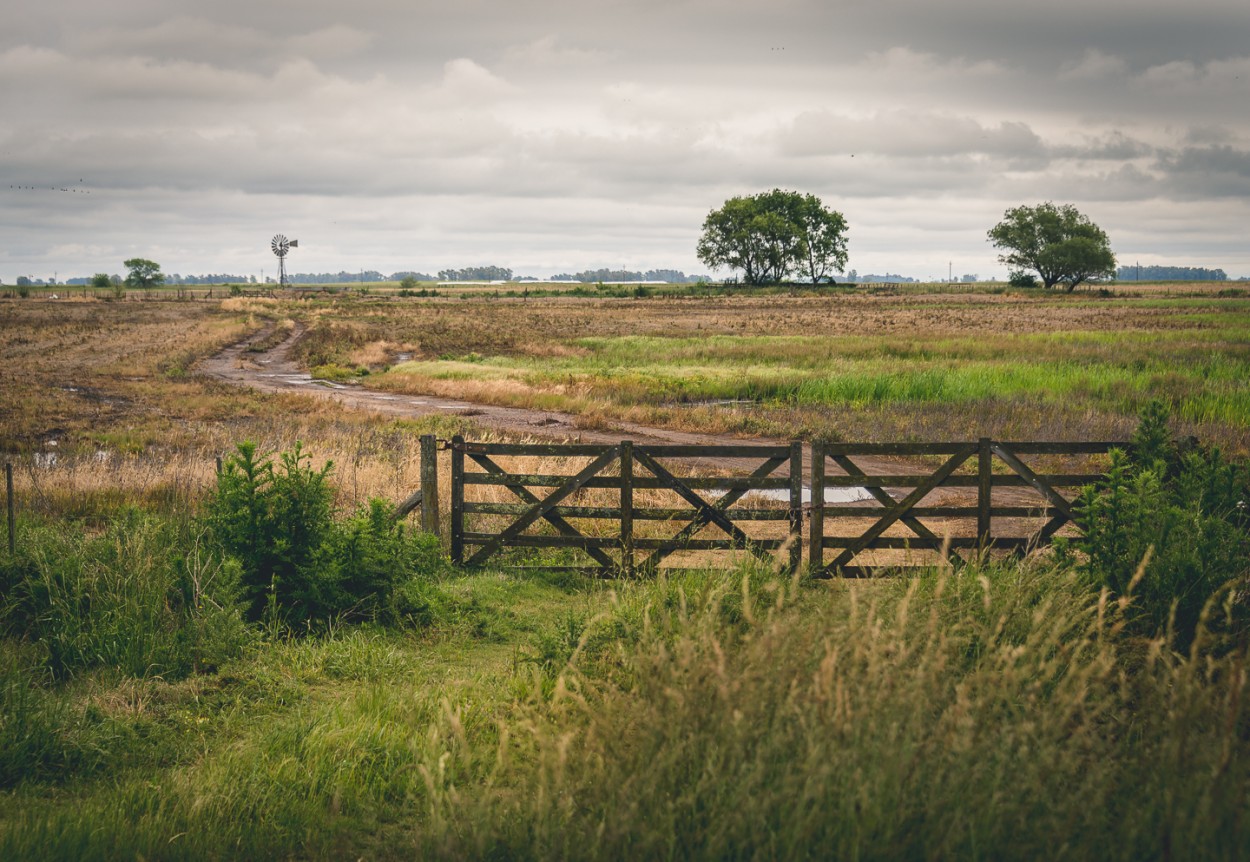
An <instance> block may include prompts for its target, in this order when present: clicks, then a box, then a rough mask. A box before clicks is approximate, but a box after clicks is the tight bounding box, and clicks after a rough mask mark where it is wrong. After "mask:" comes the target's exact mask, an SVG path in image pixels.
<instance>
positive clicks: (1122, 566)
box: [1072, 402, 1250, 646]
mask: <svg viewBox="0 0 1250 862" xmlns="http://www.w3.org/2000/svg"><path fill="white" fill-rule="evenodd" d="M1167 418H1168V414H1167V410H1166V409H1165V408H1164V406H1163V405H1162V404H1161V403H1159V402H1154V403H1152V404H1151V405H1149V406H1148V407H1147V408H1146V409H1145V411H1144V412H1143V414H1142V420H1141V424H1140V426H1139V427H1138V429H1137V431H1136V433H1135V434H1134V435H1133V438H1132V446H1131V448H1130V449H1129V451H1128V452H1122V451H1116V452H1113V453H1112V460H1111V467H1110V469H1109V471H1108V474H1107V478H1106V480H1105V481H1104V482H1102V483H1100V484H1098V485H1095V486H1091V487H1088V488H1086V489H1084V491H1083V492H1082V494H1081V496H1080V497H1079V498H1078V500H1077V501H1076V505H1075V506H1074V513H1075V515H1076V522H1077V524H1078V525H1079V526H1080V527H1081V529H1082V530H1083V531H1084V533H1085V535H1084V536H1083V537H1082V538H1080V539H1078V540H1075V541H1074V542H1073V543H1072V545H1073V546H1075V547H1076V548H1077V549H1078V550H1079V551H1081V552H1082V554H1083V557H1084V559H1083V561H1082V562H1081V563H1080V566H1081V568H1082V569H1083V571H1084V572H1085V573H1086V575H1087V576H1088V577H1089V578H1090V579H1091V581H1093V582H1094V583H1096V584H1098V585H1099V586H1105V587H1107V588H1108V589H1110V590H1111V591H1112V592H1113V593H1114V594H1116V595H1118V596H1127V595H1130V594H1131V595H1132V596H1133V598H1134V603H1135V605H1136V607H1137V613H1138V617H1137V620H1136V622H1137V624H1138V625H1139V626H1141V627H1142V628H1143V633H1145V634H1154V633H1155V632H1157V631H1161V630H1163V629H1165V628H1167V627H1169V626H1172V627H1174V629H1175V634H1176V637H1177V639H1178V643H1179V645H1181V646H1184V645H1186V644H1188V643H1189V641H1190V640H1191V639H1192V637H1193V633H1194V632H1195V631H1196V628H1197V625H1198V620H1199V618H1200V616H1201V615H1202V613H1203V609H1204V608H1205V607H1206V606H1207V604H1208V602H1210V601H1211V600H1212V599H1213V598H1214V597H1216V596H1217V594H1220V593H1221V592H1222V591H1225V590H1228V591H1230V595H1229V596H1228V598H1229V599H1230V600H1240V598H1241V596H1240V593H1239V592H1238V587H1239V585H1241V584H1244V582H1245V579H1246V576H1247V574H1250V518H1248V517H1247V511H1246V505H1247V502H1246V501H1247V500H1250V475H1248V474H1247V471H1246V470H1245V469H1244V468H1243V467H1238V466H1236V465H1232V464H1229V463H1227V462H1226V461H1225V460H1224V458H1223V456H1222V455H1221V454H1220V451H1219V450H1218V449H1207V448H1204V447H1201V446H1199V445H1197V443H1196V442H1194V441H1192V440H1189V441H1184V443H1183V444H1182V443H1178V442H1177V441H1176V440H1175V439H1173V438H1172V436H1171V434H1170V433H1169V431H1168V427H1167ZM1225 622H1230V621H1229V620H1226V621H1225ZM1231 622H1236V621H1235V620H1232V621H1231Z"/></svg>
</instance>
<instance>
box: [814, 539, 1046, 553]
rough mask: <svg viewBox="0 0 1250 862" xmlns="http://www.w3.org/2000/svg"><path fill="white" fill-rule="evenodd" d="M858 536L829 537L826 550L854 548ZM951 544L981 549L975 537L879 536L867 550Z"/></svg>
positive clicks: (1020, 542)
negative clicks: (925, 537) (922, 537)
mask: <svg viewBox="0 0 1250 862" xmlns="http://www.w3.org/2000/svg"><path fill="white" fill-rule="evenodd" d="M858 538H859V537H858V536H827V537H826V538H825V540H824V542H823V545H824V547H826V548H850V547H854V545H855V542H856V541H857V540H858ZM948 541H949V542H950V547H952V548H958V549H961V550H967V549H974V550H975V549H976V548H979V547H980V545H979V543H978V542H979V540H978V539H977V538H976V537H975V536H955V537H951V538H949V539H947V538H941V539H921V538H919V537H917V536H878V537H877V538H875V539H873V541H872V545H871V546H870V547H868V548H866V549H865V550H868V551H884V550H907V549H910V550H913V551H940V550H941V549H942V545H943V543H945V542H948ZM1032 542H1033V540H1032V539H1031V538H1023V537H1019V536H1015V537H1010V538H1007V537H1002V538H998V539H995V540H994V547H995V548H999V549H1008V548H1015V547H1024V546H1026V545H1029V544H1030V543H1032Z"/></svg>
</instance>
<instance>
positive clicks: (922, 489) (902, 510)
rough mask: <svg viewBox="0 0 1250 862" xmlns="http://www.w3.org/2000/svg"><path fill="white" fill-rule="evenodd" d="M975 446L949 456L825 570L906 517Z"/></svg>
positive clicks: (852, 555)
mask: <svg viewBox="0 0 1250 862" xmlns="http://www.w3.org/2000/svg"><path fill="white" fill-rule="evenodd" d="M976 451H977V444H976V443H972V444H970V445H967V446H963V447H961V448H960V449H959V451H957V452H956V453H955V454H954V455H952V456H951V458H950V460H948V461H947V462H946V463H945V464H943V465H942V466H941V467H939V468H938V470H937V472H936V473H934V474H933V475H932V476H930V477H929V478H928V479H925V480H924V481H923V482H921V483H920V484H919V485H918V486H917V487H916V489H915V490H914V491H912V492H911V493H910V494H908V495H907V496H906V497H904V498H903V499H902V500H900V501H899V502H898V503H897V504H896V505H895V506H894V507H893V508H892V509H890V510H889V511H888V512H886V513H885V514H884V515H882V517H881V520H880V521H878V522H877V523H875V524H873V525H872V526H871V527H869V528H868V531H867V532H866V533H864V534H863V535H862V536H860V537H859V538H858V539H856V540H855V541H854V542H852V543H851V544H850V545H849V546H848V547H847V548H845V549H843V551H842V553H840V554H838V556H837V559H835V560H834V561H833V562H831V563H830V564H829V565H828V566H826V567H825V570H826V571H828V570H831V569H836V568H838V567H839V566H844V565H846V564H847V563H849V562H850V561H851V560H853V559H854V558H855V555H856V554H858V553H859V552H860V551H862V550H864V549H865V548H867V547H868V546H869V545H871V544H872V543H873V541H874V540H876V539H877V538H878V537H879V536H880V535H881V534H882V533H884V532H885V531H886V530H888V529H890V527H891V526H892V525H893V524H894V522H895V521H897V520H899V519H900V518H902V517H903V516H904V515H906V514H907V513H908V512H909V511H911V509H912V508H913V507H915V505H916V504H917V503H919V502H920V501H921V500H923V499H924V498H925V497H926V496H927V495H928V494H929V492H930V491H932V490H933V489H934V488H936V487H937V486H938V485H941V484H942V483H943V482H944V481H946V478H947V477H948V476H950V475H951V474H952V473H954V472H955V471H956V470H958V469H959V467H960V465H962V464H963V463H964V462H965V461H967V460H968V459H969V458H970V457H972V456H973V455H975V454H976Z"/></svg>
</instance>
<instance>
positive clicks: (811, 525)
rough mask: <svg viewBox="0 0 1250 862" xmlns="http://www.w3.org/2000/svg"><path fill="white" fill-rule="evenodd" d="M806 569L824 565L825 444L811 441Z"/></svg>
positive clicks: (815, 570) (810, 570)
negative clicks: (810, 483) (810, 488)
mask: <svg viewBox="0 0 1250 862" xmlns="http://www.w3.org/2000/svg"><path fill="white" fill-rule="evenodd" d="M807 530H808V533H807V569H808V571H809V572H811V573H812V574H815V573H816V572H819V571H820V570H821V569H823V568H824V567H825V444H824V443H822V442H820V441H815V442H813V443H812V516H811V519H810V520H809V522H808V527H807Z"/></svg>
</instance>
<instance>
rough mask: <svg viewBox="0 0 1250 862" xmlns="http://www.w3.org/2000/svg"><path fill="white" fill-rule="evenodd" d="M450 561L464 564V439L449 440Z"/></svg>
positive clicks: (453, 438) (457, 436)
mask: <svg viewBox="0 0 1250 862" xmlns="http://www.w3.org/2000/svg"><path fill="white" fill-rule="evenodd" d="M451 561H452V562H453V563H454V564H455V565H457V566H460V565H463V564H464V438H463V437H461V436H460V435H459V434H457V435H456V436H454V437H452V438H451Z"/></svg>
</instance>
